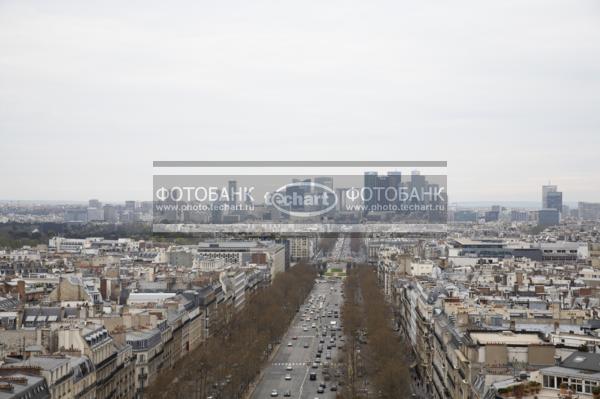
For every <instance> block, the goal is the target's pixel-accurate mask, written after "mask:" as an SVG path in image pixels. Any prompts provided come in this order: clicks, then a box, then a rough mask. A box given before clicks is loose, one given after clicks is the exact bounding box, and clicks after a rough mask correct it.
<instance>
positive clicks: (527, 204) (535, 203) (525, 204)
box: [0, 197, 600, 209]
mask: <svg viewBox="0 0 600 399" xmlns="http://www.w3.org/2000/svg"><path fill="white" fill-rule="evenodd" d="M92 199H96V200H98V201H100V203H102V204H103V205H105V204H109V205H122V204H124V203H125V202H126V201H135V202H152V200H151V199H149V200H141V199H124V200H107V201H103V200H102V198H99V197H94V198H89V199H86V200H28V199H27V200H23V199H14V200H11V199H0V204H10V203H22V204H27V205H34V204H40V205H87V203H88V201H90V200H92ZM580 202H586V203H600V201H567V202H564V203H563V205H566V206H568V207H570V208H576V207H577V205H578V203H580ZM540 203H541V201H539V200H513V201H489V200H468V201H450V202H449V203H448V206H449V207H457V206H458V207H460V206H463V207H474V208H480V207H486V206H487V207H490V206H493V205H499V206H502V207H507V208H538V209H541V206H540Z"/></svg>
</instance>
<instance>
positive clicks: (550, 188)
mask: <svg viewBox="0 0 600 399" xmlns="http://www.w3.org/2000/svg"><path fill="white" fill-rule="evenodd" d="M557 190H558V188H557V187H556V186H553V185H546V186H542V209H546V208H548V193H554V192H556V191H557Z"/></svg>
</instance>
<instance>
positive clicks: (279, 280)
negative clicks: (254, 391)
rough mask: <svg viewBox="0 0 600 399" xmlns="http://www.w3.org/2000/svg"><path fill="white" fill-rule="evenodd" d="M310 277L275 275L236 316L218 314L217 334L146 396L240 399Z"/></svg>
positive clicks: (307, 271) (302, 272)
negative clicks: (219, 317) (219, 320)
mask: <svg viewBox="0 0 600 399" xmlns="http://www.w3.org/2000/svg"><path fill="white" fill-rule="evenodd" d="M315 277H316V273H315V269H314V267H313V266H312V265H308V264H298V265H296V266H295V267H293V268H291V269H290V270H289V271H288V272H286V273H281V274H278V275H277V276H276V277H275V278H274V280H273V282H272V284H271V285H270V286H269V287H266V288H264V289H262V290H260V291H259V292H258V293H256V294H255V295H254V296H253V297H252V298H251V299H250V300H248V301H247V303H246V305H245V307H244V309H243V310H242V311H241V312H237V313H231V314H229V315H227V316H224V315H223V314H221V315H220V316H221V318H222V320H221V324H222V326H221V327H222V328H221V329H220V331H221V333H219V334H216V335H214V336H211V337H210V338H208V339H207V340H206V341H205V342H204V343H203V344H202V345H201V346H200V347H198V348H197V349H196V350H194V351H193V352H192V353H190V354H189V355H188V356H186V357H184V358H183V359H181V360H180V361H179V362H178V363H177V364H176V365H175V367H174V368H172V369H170V370H164V371H162V372H161V374H160V375H159V376H158V378H157V379H156V380H155V382H154V383H153V384H152V385H151V386H150V387H149V389H148V390H147V391H146V396H147V397H148V398H161V399H162V398H164V399H167V398H168V399H171V398H198V399H200V398H202V399H204V398H206V397H208V396H213V397H215V398H227V399H234V398H240V397H242V396H243V394H244V392H245V391H246V390H247V388H248V386H249V385H250V383H251V382H252V381H253V380H254V379H255V378H256V377H257V376H258V374H259V372H260V370H261V368H262V367H263V365H264V363H265V362H266V361H267V359H268V357H269V354H270V353H271V351H272V350H273V348H274V347H275V345H276V344H277V343H278V342H279V340H280V339H281V337H282V336H283V334H284V333H285V331H286V330H287V327H288V326H289V324H290V322H291V321H292V319H293V317H294V315H295V313H296V311H297V309H298V308H299V307H300V305H301V304H302V303H303V302H304V300H305V299H306V297H307V295H308V294H309V293H310V291H311V289H312V287H313V285H314V281H315Z"/></svg>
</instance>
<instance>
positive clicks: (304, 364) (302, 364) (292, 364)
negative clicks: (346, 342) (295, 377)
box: [271, 362, 341, 367]
mask: <svg viewBox="0 0 600 399" xmlns="http://www.w3.org/2000/svg"><path fill="white" fill-rule="evenodd" d="M311 364H312V363H311V362H300V363H285V362H274V363H271V365H273V366H292V367H293V366H310V365H311ZM340 364H341V363H337V362H330V363H328V365H329V366H332V367H335V366H337V365H340Z"/></svg>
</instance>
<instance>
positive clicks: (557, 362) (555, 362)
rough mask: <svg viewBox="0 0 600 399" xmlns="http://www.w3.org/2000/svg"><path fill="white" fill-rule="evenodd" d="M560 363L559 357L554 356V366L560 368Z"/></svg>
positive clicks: (560, 358)
mask: <svg viewBox="0 0 600 399" xmlns="http://www.w3.org/2000/svg"><path fill="white" fill-rule="evenodd" d="M561 361H562V357H560V356H559V355H556V356H554V365H555V366H560V362H561Z"/></svg>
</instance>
